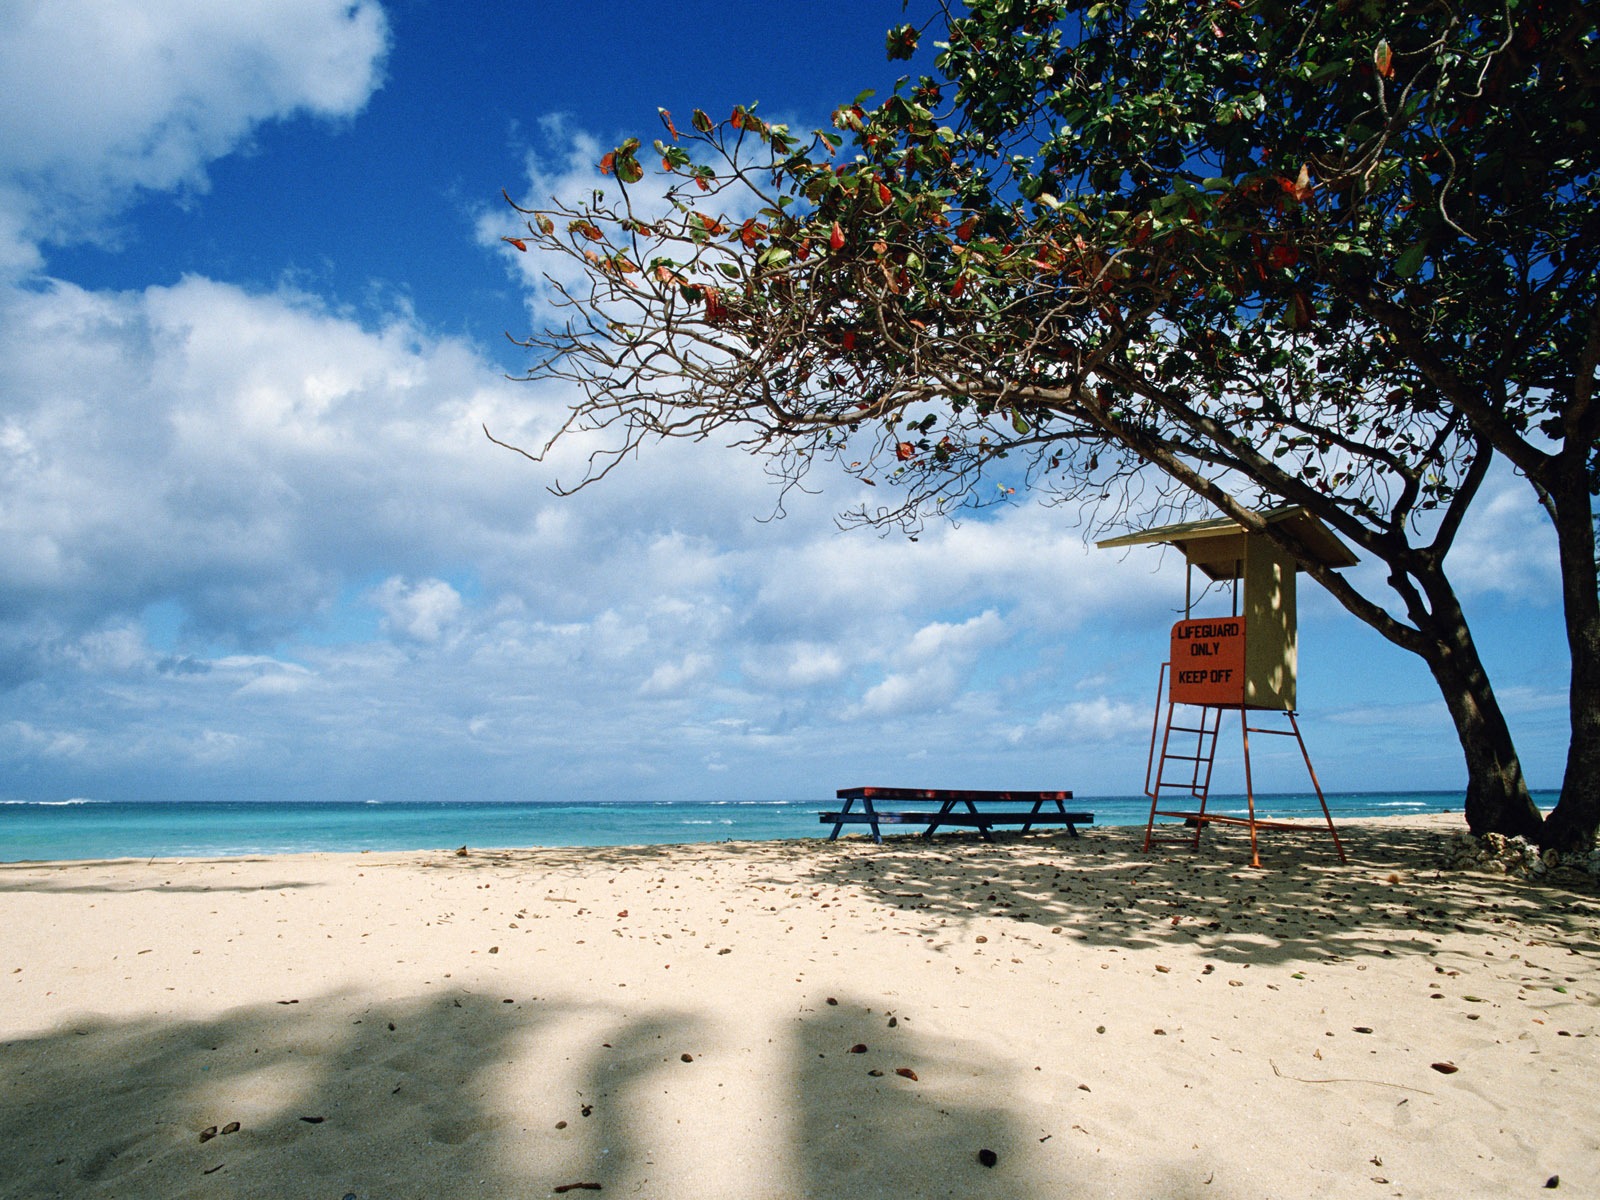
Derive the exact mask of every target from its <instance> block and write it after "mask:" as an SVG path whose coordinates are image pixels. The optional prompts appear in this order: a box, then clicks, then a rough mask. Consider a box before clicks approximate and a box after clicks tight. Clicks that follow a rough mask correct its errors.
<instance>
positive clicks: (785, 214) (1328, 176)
mask: <svg viewBox="0 0 1600 1200" xmlns="http://www.w3.org/2000/svg"><path fill="white" fill-rule="evenodd" d="M929 39H937V41H936V46H935V49H936V51H937V52H936V54H935V56H934V58H933V63H932V69H931V70H929V71H927V72H925V73H923V74H920V75H917V76H908V77H907V78H905V79H902V80H901V81H900V83H899V84H898V85H897V86H896V87H895V89H894V91H893V93H892V94H891V95H890V96H888V97H887V98H886V99H883V100H882V101H881V102H880V101H877V99H876V98H875V97H873V96H871V95H870V94H864V95H862V96H859V97H857V98H856V99H855V100H854V101H853V102H850V103H846V104H843V105H841V106H840V107H839V108H838V109H837V110H835V112H834V113H833V115H832V121H831V124H830V125H829V126H828V127H824V128H821V129H817V130H813V131H811V132H809V133H805V134H800V133H796V132H795V131H793V130H791V129H789V128H787V127H785V126H781V125H774V124H770V123H768V122H767V121H766V120H764V119H763V118H762V117H761V116H760V115H758V113H757V112H756V110H755V108H754V107H753V106H752V107H741V108H737V109H735V110H734V111H733V112H732V113H731V114H729V115H728V116H727V117H725V118H720V119H718V118H713V117H711V116H709V115H708V114H705V113H703V112H699V111H696V112H694V113H693V114H691V115H690V116H689V118H688V120H687V121H685V122H684V123H683V128H680V127H679V124H678V122H677V121H676V120H675V119H674V118H673V117H672V115H671V114H668V113H665V112H663V113H662V114H661V119H662V124H663V129H664V132H663V135H662V137H660V138H658V139H655V141H654V145H653V153H652V152H650V151H647V150H646V149H645V148H644V145H643V143H642V142H641V141H640V140H638V139H629V140H628V141H626V142H624V143H623V144H622V145H620V146H618V147H617V148H616V150H615V151H613V152H612V153H611V154H608V155H607V156H606V158H605V160H604V161H603V162H602V164H601V167H602V169H603V170H605V171H606V172H608V173H609V174H612V175H614V177H615V179H616V181H617V187H616V189H615V191H614V192H612V191H609V190H608V191H607V192H605V193H603V194H602V193H596V195H595V196H594V197H593V199H592V202H590V203H588V204H585V205H582V206H580V207H577V208H572V209H566V208H561V207H559V206H555V207H552V208H551V209H548V210H544V211H531V210H530V211H529V212H528V213H527V215H528V217H529V220H528V237H526V238H516V239H509V240H511V241H512V242H513V244H515V245H517V246H518V247H519V248H525V247H527V246H529V245H530V244H533V245H534V246H535V247H536V248H537V249H540V250H543V251H546V252H551V253H556V254H563V255H567V256H570V257H572V258H574V259H576V260H577V261H578V262H580V263H581V264H582V266H583V269H584V279H585V284H584V286H583V287H582V288H581V289H577V290H565V291H563V292H562V293H561V296H562V302H563V303H564V304H565V305H566V306H567V311H568V315H569V317H570V319H569V320H568V321H567V322H566V323H565V324H564V325H561V326H559V327H556V328H551V329H547V330H544V331H541V332H539V333H537V334H535V335H534V336H533V338H532V339H530V342H529V344H530V345H532V346H534V347H535V348H537V349H538V350H539V351H541V354H540V357H539V359H538V362H537V365H536V366H535V367H534V368H533V373H534V374H539V375H552V374H553V375H557V376H562V377H565V378H568V379H571V380H574V381H576V382H577V383H578V384H579V385H580V387H581V389H582V394H583V396H584V399H583V401H582V402H581V403H580V404H579V405H578V406H577V407H576V408H575V409H574V411H573V413H572V415H571V419H570V421H569V428H586V429H596V428H599V429H605V430H609V431H611V432H612V433H613V434H614V435H615V441H614V443H613V445H612V447H611V449H610V451H609V453H607V454H602V455H601V456H600V457H599V458H597V459H595V460H593V467H594V470H593V472H592V474H593V475H601V474H604V473H605V471H607V470H609V469H610V467H611V466H612V465H613V464H614V463H615V462H616V461H617V460H618V459H619V458H620V456H621V455H622V454H624V453H626V452H628V451H631V450H632V449H634V448H636V447H638V446H639V445H640V444H641V443H642V442H644V441H647V440H650V439H652V438H658V437H666V436H693V437H700V436H708V435H712V434H719V435H724V436H726V437H727V438H728V440H730V441H731V442H733V443H734V444H737V445H741V446H743V447H745V448H747V449H750V450H753V451H756V452H758V453H764V454H767V455H769V456H770V458H771V461H772V463H773V465H774V468H775V469H776V470H777V471H778V473H779V474H780V475H781V476H783V478H785V479H786V480H790V481H795V480H798V479H800V478H802V477H803V476H804V474H805V471H806V469H807V467H808V466H809V464H810V463H812V462H813V461H815V460H816V459H817V458H818V457H829V456H831V457H835V458H838V459H840V461H842V462H843V463H844V464H845V465H846V466H847V467H850V468H851V469H853V470H855V471H856V472H857V473H859V474H860V475H861V476H862V477H863V478H866V479H870V480H873V481H874V482H887V483H894V484H898V485H899V488H898V490H897V491H895V492H894V499H886V500H885V502H884V504H883V505H882V506H881V507H879V508H876V509H871V510H864V511H862V512H859V513H857V514H856V516H857V517H858V518H860V519H865V520H872V521H879V522H893V521H900V522H902V523H905V524H908V525H911V526H915V524H916V523H917V522H918V521H919V520H921V519H923V517H924V516H925V515H927V514H928V513H930V512H941V511H948V510H949V509H950V508H951V507H952V506H954V505H959V504H962V503H981V502H983V499H984V497H985V495H986V494H987V492H986V488H987V487H988V486H989V483H992V481H993V480H994V478H995V472H996V471H999V472H1001V474H1000V475H999V479H1000V480H1001V486H1002V489H1003V488H1004V486H1006V481H1007V480H1012V481H1015V485H1016V486H1021V485H1022V484H1024V483H1026V484H1028V485H1031V486H1033V487H1035V488H1038V489H1040V490H1041V491H1042V492H1043V493H1044V494H1045V495H1047V496H1050V497H1052V498H1055V499H1057V500H1077V501H1080V502H1083V503H1086V504H1088V505H1090V506H1091V507H1092V511H1093V512H1094V513H1095V519H1096V520H1097V521H1099V522H1100V523H1102V524H1104V523H1116V522H1119V521H1126V520H1130V519H1132V518H1133V517H1135V516H1138V517H1141V518H1143V519H1149V518H1151V517H1153V516H1155V515H1157V513H1156V512H1153V511H1151V510H1160V509H1168V510H1171V509H1179V510H1181V509H1184V508H1186V507H1188V506H1189V505H1191V504H1195V503H1203V504H1205V505H1207V506H1214V507H1215V508H1217V509H1219V510H1220V511H1222V512H1223V513H1225V514H1227V515H1229V516H1232V517H1234V518H1235V519H1237V520H1239V521H1241V522H1242V523H1243V524H1245V526H1246V527H1247V528H1252V529H1258V530H1260V531H1261V532H1263V533H1265V534H1267V535H1268V536H1270V537H1272V538H1273V539H1274V540H1276V541H1279V542H1280V543H1281V544H1283V545H1284V546H1285V548H1286V549H1288V550H1289V551H1290V552H1291V553H1297V552H1299V553H1301V555H1302V558H1303V560H1309V558H1310V556H1308V555H1304V554H1303V551H1304V548H1303V547H1299V546H1297V545H1296V544H1295V543H1294V541H1293V536H1292V533H1290V532H1288V531H1287V530H1286V529H1285V528H1284V527H1282V526H1272V525H1267V524H1266V523H1264V522H1262V521H1261V519H1260V517H1259V515H1258V510H1259V509H1261V508H1264V507H1267V506H1269V505H1271V504H1276V503H1281V502H1285V501H1287V502H1290V503H1295V504H1301V505H1304V506H1305V507H1307V508H1308V509H1310V510H1311V511H1313V512H1315V513H1316V514H1317V515H1318V516H1320V517H1321V518H1322V519H1323V520H1324V521H1326V522H1327V523H1328V524H1329V525H1330V526H1331V527H1332V528H1334V529H1335V530H1336V531H1337V532H1339V533H1340V534H1341V535H1342V536H1344V537H1345V538H1346V539H1348V540H1349V541H1350V542H1352V543H1353V544H1354V545H1356V546H1357V547H1358V548H1360V549H1361V550H1362V551H1364V552H1366V553H1367V554H1369V555H1371V556H1373V557H1375V558H1377V559H1379V560H1381V561H1382V562H1383V563H1384V564H1385V565H1386V566H1387V567H1388V569H1389V579H1388V585H1387V590H1385V591H1383V592H1382V593H1381V594H1369V593H1367V592H1363V591H1362V590H1360V589H1359V588H1358V587H1357V586H1356V585H1355V584H1353V583H1352V582H1351V581H1349V580H1347V579H1346V578H1345V577H1343V576H1341V575H1339V574H1337V573H1336V572H1333V571H1331V570H1328V569H1326V568H1321V567H1318V566H1317V565H1316V564H1315V562H1312V561H1305V569H1306V570H1307V571H1308V572H1309V573H1310V574H1312V575H1313V576H1314V577H1315V578H1317V579H1318V580H1319V581H1320V582H1322V583H1323V584H1324V585H1325V586H1326V587H1328V589H1329V590H1330V591H1331V592H1332V593H1333V594H1334V596H1335V597H1336V598H1337V599H1338V600H1339V601H1340V602H1341V603H1342V604H1344V605H1345V607H1346V608H1347V609H1349V610H1350V611H1351V612H1352V613H1354V614H1355V615H1356V616H1358V617H1360V618H1361V619H1362V620H1364V621H1366V622H1367V623H1368V624H1370V625H1371V626H1372V627H1373V628H1375V629H1376V630H1377V631H1378V632H1379V633H1381V634H1382V635H1384V636H1385V637H1387V638H1389V639H1390V640H1391V641H1393V642H1395V643H1396V644H1398V645H1400V646H1403V647H1404V648H1406V649H1408V650H1411V651H1412V652H1414V653H1416V654H1418V655H1420V656H1421V657H1422V658H1423V659H1424V661H1425V662H1426V663H1427V664H1428V666H1429V669H1430V670H1431V671H1432V672H1433V674H1434V676H1435V678H1436V679H1437V681H1438V683H1439V686H1440V689H1441V694H1442V695H1443V696H1444V698H1445V700H1446V703H1447V705H1448V706H1449V708H1450V712H1451V715H1452V718H1453V719H1454V721H1455V724H1456V728H1457V731H1458V734H1459V736H1460V738H1461V741H1462V747H1463V752H1464V755H1465V757H1466V760H1467V765H1468V820H1469V823H1470V824H1471V826H1472V828H1473V829H1474V830H1475V831H1476V832H1479V833H1486V832H1491V831H1499V832H1508V833H1523V834H1528V835H1530V836H1536V837H1539V838H1541V839H1542V840H1543V841H1544V842H1545V843H1546V844H1547V845H1551V846H1559V847H1561V848H1565V849H1571V848H1576V847H1580V846H1586V845H1587V844H1589V843H1590V842H1592V840H1593V837H1594V834H1595V830H1596V826H1597V825H1600V600H1597V591H1596V579H1597V569H1596V558H1595V517H1594V505H1593V497H1594V495H1595V494H1596V492H1597V491H1600V452H1597V448H1596V443H1597V435H1600V406H1597V405H1596V403H1595V396H1594V388H1595V382H1596V376H1597V371H1600V296H1597V293H1596V287H1597V282H1596V281H1597V271H1596V267H1597V258H1600V205H1597V203H1596V202H1597V200H1600V195H1597V178H1596V169H1597V164H1596V158H1597V156H1596V153H1595V147H1596V146H1597V145H1600V138H1597V136H1596V131H1597V129H1600V125H1597V122H1600V102H1597V98H1596V82H1597V79H1600V39H1597V31H1596V25H1595V18H1594V16H1593V14H1592V13H1591V12H1590V11H1588V10H1587V9H1586V8H1585V7H1584V6H1583V5H1581V4H1578V3H1576V2H1574V0H1548V2H1546V0H1496V2H1489V0H1482V2H1478V0H1474V2H1469V3H1457V4H1445V3H1437V2H1422V0H1400V2H1397V3H1379V2H1378V0H1340V2H1338V3H1330V4H1320V5H1302V4H1296V3H1287V2H1279V0H1223V2H1221V3H1215V4H1209V5H1196V4H1193V3H1191V2H1189V0H1140V2H1136V3H1127V4H1113V3H1107V2H1097V3H1087V2H1083V0H1072V2H1069V0H973V2H972V3H969V4H967V5H965V6H963V7H961V8H960V9H954V10H952V9H945V8H940V9H938V10H937V11H935V12H933V13H932V14H931V15H930V17H929V19H928V20H927V21H926V22H925V23H924V24H923V25H922V26H920V27H919V26H916V25H911V24H907V25H902V26H900V27H898V28H896V29H893V30H890V31H889V33H888V37H887V42H886V49H887V52H888V54H889V57H890V58H891V59H896V58H906V59H910V58H913V57H914V56H916V55H917V54H919V53H922V54H925V53H926V51H925V50H921V49H919V48H920V47H921V46H922V44H923V42H924V41H925V40H929ZM647 176H648V178H649V182H648V183H647V182H646V180H647ZM658 182H659V183H662V184H664V185H665V187H664V195H665V199H664V201H663V199H662V191H663V189H662V188H660V187H656V186H653V185H656V184H657V183H658ZM1497 457H1501V458H1504V459H1505V460H1507V461H1508V462H1509V463H1510V464H1511V465H1512V466H1513V467H1514V468H1515V469H1516V470H1517V471H1518V472H1519V473H1520V474H1522V475H1523V476H1525V477H1526V479H1527V480H1528V482H1529V484H1530V485H1531V487H1532V488H1533V489H1534V492H1535V494H1536V495H1537V498H1538V501H1539V502H1540V503H1541V504H1543V505H1544V507H1545V509H1546V511H1547V512H1548V513H1549V514H1550V517H1551V519H1552V521H1553V523H1554V525H1555V528H1556V532H1557V537H1558V542H1559V545H1560V556H1561V567H1562V580H1563V602H1564V609H1565V614H1566V620H1567V630H1568V636H1569V644H1570V646H1571V649H1572V657H1573V677H1572V687H1571V696H1572V734H1573V736H1572V741H1571V749H1570V752H1569V761H1568V768H1567V775H1566V780H1565V783H1564V788H1563V795H1562V800H1561V802H1560V805H1559V806H1558V808H1557V810H1556V811H1555V813H1553V814H1552V816H1551V818H1550V819H1549V820H1548V821H1545V820H1543V819H1542V818H1541V817H1540V815H1539V813H1538V811H1537V810H1536V809H1535V808H1534V807H1533V805H1532V803H1531V801H1530V800H1529V798H1528V794H1527V787H1526V783H1525V782H1524V780H1523V779H1522V775H1521V768H1520V765H1519V764H1518V761H1517V758H1516V752H1515V747H1514V745H1513V744H1512V740H1511V735H1510V733H1509V730H1508V729H1507V727H1506V723H1505V721H1504V718H1503V716H1502V715H1501V713H1500V710H1499V707H1498V704H1497V702H1496V700H1495V697H1494V693H1493V689H1492V687H1491V685H1490V683H1489V680H1488V677H1487V674H1486V672H1485V671H1484V668H1483V666H1482V663H1481V661H1480V659H1479V656H1478V653H1477V649H1476V646H1475V644H1474V642H1473V638H1472V634H1471V630H1470V628H1469V627H1468V624H1467V620H1466V617H1465V615H1464V614H1463V612H1462V610H1461V607H1460V604H1459V602H1458V601H1457V598H1456V596H1455V593H1454V590H1453V588H1452V586H1451V584H1450V580H1449V577H1448V573H1447V570H1446V558H1447V555H1448V553H1449V551H1450V549H1451V547H1452V545H1453V544H1454V540H1455V538H1456V535H1457V533H1458V531H1459V528H1460V525H1461V522H1462V519H1463V518H1464V516H1465V514H1466V512H1467V511H1468V509H1469V507H1470V506H1471V504H1472V502H1473V500H1474V499H1475V497H1476V496H1477V495H1478V493H1479V489H1480V488H1481V486H1482V484H1483V481H1484V479H1485V476H1486V474H1487V472H1488V471H1489V469H1490V466H1491V463H1492V462H1493V461H1494V460H1495V459H1496V458H1497ZM985 481H988V482H985ZM980 484H982V485H983V486H980Z"/></svg>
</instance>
